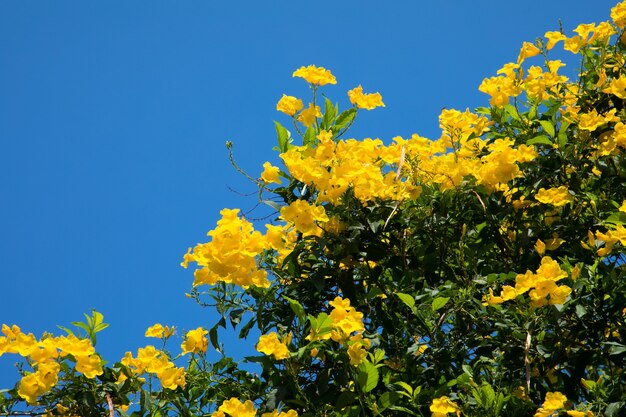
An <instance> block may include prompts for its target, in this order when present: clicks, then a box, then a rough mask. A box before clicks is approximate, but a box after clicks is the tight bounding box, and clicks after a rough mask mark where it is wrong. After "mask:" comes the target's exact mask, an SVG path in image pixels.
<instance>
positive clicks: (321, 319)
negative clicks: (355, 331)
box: [309, 313, 333, 340]
mask: <svg viewBox="0 0 626 417" xmlns="http://www.w3.org/2000/svg"><path fill="white" fill-rule="evenodd" d="M309 322H310V323H311V335H312V339H313V340H315V338H317V337H322V336H325V335H327V334H328V333H330V331H331V330H332V328H333V319H331V318H330V316H328V314H326V313H320V314H319V315H318V316H317V317H315V316H312V315H311V314H309Z"/></svg>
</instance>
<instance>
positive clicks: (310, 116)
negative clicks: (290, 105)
mask: <svg viewBox="0 0 626 417" xmlns="http://www.w3.org/2000/svg"><path fill="white" fill-rule="evenodd" d="M318 117H322V112H321V111H320V106H314V105H313V103H309V107H307V108H306V109H304V110H302V113H300V117H298V121H299V122H300V123H302V124H303V125H305V126H306V127H310V126H311V125H312V124H313V123H315V119H316V118H318Z"/></svg>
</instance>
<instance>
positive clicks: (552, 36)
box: [543, 31, 567, 51]
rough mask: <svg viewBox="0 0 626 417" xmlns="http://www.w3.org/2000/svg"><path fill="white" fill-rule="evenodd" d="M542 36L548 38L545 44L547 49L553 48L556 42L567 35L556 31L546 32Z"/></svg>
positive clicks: (562, 39)
mask: <svg viewBox="0 0 626 417" xmlns="http://www.w3.org/2000/svg"><path fill="white" fill-rule="evenodd" d="M543 36H544V37H545V38H546V39H547V40H548V43H547V44H546V49H547V50H548V51H549V50H550V49H552V48H554V45H556V44H557V42H559V41H564V40H565V39H567V36H565V35H564V34H562V33H561V32H556V31H551V32H546V33H545V35H543Z"/></svg>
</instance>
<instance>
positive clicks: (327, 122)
mask: <svg viewBox="0 0 626 417" xmlns="http://www.w3.org/2000/svg"><path fill="white" fill-rule="evenodd" d="M324 104H325V109H324V117H323V118H322V125H321V127H322V129H324V130H326V129H328V128H330V127H331V126H332V124H333V122H334V121H335V117H337V108H336V107H335V106H333V103H332V101H330V100H329V99H328V98H326V97H324Z"/></svg>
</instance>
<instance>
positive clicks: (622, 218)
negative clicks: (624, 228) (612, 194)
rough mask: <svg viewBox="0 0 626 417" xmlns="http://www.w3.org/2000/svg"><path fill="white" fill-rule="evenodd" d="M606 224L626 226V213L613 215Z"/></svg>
mask: <svg viewBox="0 0 626 417" xmlns="http://www.w3.org/2000/svg"><path fill="white" fill-rule="evenodd" d="M605 222H607V223H613V224H626V213H623V212H621V211H616V212H615V213H613V214H611V215H610V216H609V217H608V218H607V219H606V220H605Z"/></svg>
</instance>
